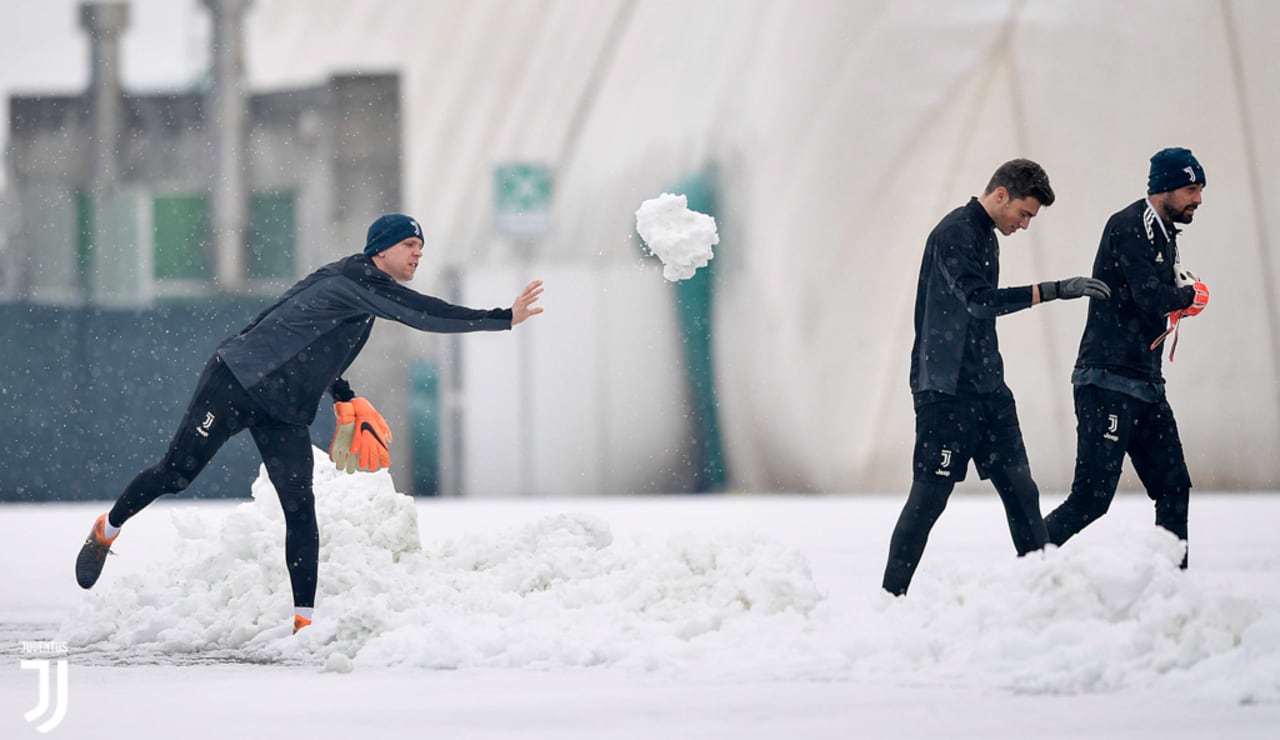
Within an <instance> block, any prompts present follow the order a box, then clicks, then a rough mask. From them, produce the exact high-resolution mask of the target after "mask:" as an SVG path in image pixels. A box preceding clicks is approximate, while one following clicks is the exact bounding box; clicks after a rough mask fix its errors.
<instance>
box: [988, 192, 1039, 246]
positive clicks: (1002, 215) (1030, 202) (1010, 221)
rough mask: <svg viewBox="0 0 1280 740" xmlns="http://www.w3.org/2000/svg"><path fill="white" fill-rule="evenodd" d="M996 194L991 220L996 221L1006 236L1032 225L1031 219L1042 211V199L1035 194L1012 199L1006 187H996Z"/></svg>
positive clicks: (997, 226) (998, 227)
mask: <svg viewBox="0 0 1280 740" xmlns="http://www.w3.org/2000/svg"><path fill="white" fill-rule="evenodd" d="M995 196H996V200H995V209H994V212H993V213H992V214H991V220H992V221H995V223H996V228H997V229H999V230H1000V233H1001V234H1004V235H1005V236H1009V235H1010V234H1013V233H1014V232H1015V231H1017V230H1019V229H1025V228H1027V227H1028V226H1030V225H1031V219H1033V218H1035V216H1036V214H1037V213H1039V212H1040V200H1039V199H1038V198H1036V197H1035V196H1031V195H1028V196H1027V197H1025V198H1017V199H1012V198H1010V197H1009V191H1007V190H1005V189H1004V188H996V193H995Z"/></svg>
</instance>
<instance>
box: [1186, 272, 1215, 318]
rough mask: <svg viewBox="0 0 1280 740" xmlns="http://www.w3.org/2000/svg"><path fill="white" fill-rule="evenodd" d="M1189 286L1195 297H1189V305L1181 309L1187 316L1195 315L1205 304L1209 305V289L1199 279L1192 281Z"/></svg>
mask: <svg viewBox="0 0 1280 740" xmlns="http://www.w3.org/2000/svg"><path fill="white" fill-rule="evenodd" d="M1191 287H1192V288H1194V289H1195V291H1196V295H1195V298H1192V299H1191V305H1190V306H1187V307H1186V308H1184V309H1182V310H1183V311H1184V312H1186V315H1187V316H1196V315H1198V314H1199V313H1200V312H1201V311H1203V310H1204V307H1205V306H1207V305H1209V289H1208V288H1206V287H1205V285H1204V283H1202V282H1200V281H1199V280H1197V281H1195V282H1194V283H1192V285H1191Z"/></svg>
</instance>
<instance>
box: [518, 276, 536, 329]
mask: <svg viewBox="0 0 1280 740" xmlns="http://www.w3.org/2000/svg"><path fill="white" fill-rule="evenodd" d="M541 295H542V281H541V280H534V281H533V282H532V283H529V284H528V285H526V286H524V292H523V293H521V294H520V295H519V297H517V298H516V302H515V303H513V304H511V325H512V326H515V325H516V324H519V323H520V322H521V321H524V320H525V319H527V318H529V317H530V316H537V315H538V314H540V313H542V309H541V308H530V307H531V306H532V305H533V304H534V303H537V301H538V297H539V296H541Z"/></svg>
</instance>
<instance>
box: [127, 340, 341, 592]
mask: <svg viewBox="0 0 1280 740" xmlns="http://www.w3.org/2000/svg"><path fill="white" fill-rule="evenodd" d="M246 428H247V429H248V430H249V433H250V434H252V435H253V441H254V443H255V444H256V445H257V446H258V452H259V453H260V454H261V455H262V462H263V463H265V464H266V467H267V476H268V477H269V478H270V479H271V484H272V485H273V486H275V489H276V493H277V495H279V497H280V506H281V508H283V509H284V523H285V545H284V549H285V562H286V564H287V565H288V567H289V580H290V582H291V583H292V585H293V603H294V606H308V607H309V606H314V605H315V598H316V570H317V561H318V560H319V556H320V533H319V529H318V528H317V526H316V502H315V494H314V493H313V492H312V489H311V475H312V467H313V465H314V459H313V457H312V454H311V434H310V432H309V431H308V429H307V427H305V426H302V425H300V424H286V423H284V422H281V421H278V420H277V419H275V418H273V417H271V416H269V415H267V413H266V412H265V411H263V410H262V409H261V408H260V407H259V406H258V405H257V404H256V403H255V402H254V400H253V398H252V397H251V396H250V395H249V393H248V392H247V391H245V389H244V387H243V386H241V385H240V382H239V381H237V380H236V378H235V376H234V375H232V374H231V371H230V370H229V369H227V367H226V365H225V364H223V362H222V360H221V358H219V357H218V356H216V355H215V356H214V357H213V358H211V359H210V360H209V362H208V364H206V365H205V368H204V372H203V373H201V375H200V380H199V381H198V382H197V384H196V390H195V393H194V394H193V395H192V398H191V405H190V406H189V407H188V408H187V413H186V415H185V416H183V417H182V422H181V424H179V425H178V432H177V434H175V435H174V437H173V441H172V442H170V443H169V450H168V451H167V452H165V455H164V457H163V458H162V459H161V460H160V462H158V463H156V464H155V465H154V466H152V467H150V468H148V469H146V470H144V471H142V472H141V473H138V475H136V476H135V477H134V479H133V480H132V481H130V483H129V485H128V486H126V487H125V489H124V493H122V494H120V498H119V499H117V500H116V503H115V506H113V507H111V512H110V513H109V514H108V517H107V518H108V519H109V520H110V522H111V524H112V525H113V526H117V527H119V526H122V525H123V524H124V523H125V522H127V521H129V519H130V518H132V517H133V515H134V514H137V513H138V512H139V511H142V510H143V509H144V508H146V507H147V506H148V505H149V504H150V503H151V502H152V501H155V500H156V499H157V498H159V497H160V496H162V495H164V494H166V493H179V492H181V491H183V490H185V489H186V487H187V486H189V485H191V481H193V480H195V479H196V477H197V476H199V475H200V472H201V471H202V470H204V468H205V466H206V465H208V464H209V461H210V460H211V459H213V456H214V453H216V452H217V451H218V450H219V449H221V448H222V445H223V444H225V443H226V442H227V440H229V439H231V437H233V436H235V435H236V434H237V433H239V432H240V431H242V430H244V429H246Z"/></svg>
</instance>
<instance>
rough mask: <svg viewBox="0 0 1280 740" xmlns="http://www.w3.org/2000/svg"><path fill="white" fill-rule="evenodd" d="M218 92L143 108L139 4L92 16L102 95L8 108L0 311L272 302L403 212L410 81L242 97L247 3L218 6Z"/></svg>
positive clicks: (87, 12) (97, 91) (18, 101)
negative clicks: (131, 77)
mask: <svg viewBox="0 0 1280 740" xmlns="http://www.w3.org/2000/svg"><path fill="white" fill-rule="evenodd" d="M205 4H206V6H207V7H208V8H209V9H210V11H211V12H212V13H213V16H214V29H215V33H214V43H215V49H214V53H213V54H212V58H213V60H214V68H213V69H212V70H211V73H210V75H209V79H210V80H211V84H209V85H205V86H201V87H200V88H199V89H195V90H188V91H182V92H173V93H161V94H148V95H134V94H130V93H129V92H128V91H126V90H125V89H124V86H123V84H122V81H121V78H120V62H119V57H120V49H119V47H120V43H121V39H122V37H123V36H124V34H126V33H128V22H129V6H128V5H127V4H126V3H86V4H84V5H83V6H81V24H82V27H83V28H84V30H85V32H86V33H87V34H88V35H89V38H90V40H91V43H90V49H91V54H90V56H91V64H92V71H91V75H90V79H91V81H90V86H89V89H88V90H86V91H85V92H84V93H83V94H81V95H75V96H50V95H26V96H15V97H12V98H11V99H10V104H9V111H10V120H9V147H8V152H7V157H6V165H7V167H8V183H9V188H8V193H7V195H6V198H7V199H8V201H9V203H10V208H9V209H8V218H7V219H6V221H5V223H4V226H5V227H6V230H7V234H6V236H7V237H8V238H7V241H8V244H9V250H7V252H8V253H9V254H8V260H7V264H6V265H5V267H6V270H5V272H6V279H5V280H3V281H0V290H3V293H0V299H4V300H22V301H29V302H32V303H37V304H54V305H97V306H121V307H123V306H132V307H145V306H149V305H153V303H154V302H155V301H157V300H161V299H167V298H182V297H192V296H205V295H214V294H242V295H243V294H272V293H275V292H278V291H279V290H281V289H282V288H283V287H286V286H287V285H289V284H291V283H292V282H293V281H294V280H295V279H297V278H298V277H300V276H301V275H303V274H306V273H307V272H309V271H310V270H311V269H314V268H315V267H317V266H319V265H320V264H323V263H324V262H326V261H329V260H331V259H335V258H337V257H338V256H341V255H345V254H348V253H350V252H352V251H356V250H357V249H358V247H359V246H360V245H361V244H363V232H364V229H365V227H366V226H367V225H368V222H369V220H370V219H371V218H373V217H374V216H376V215H377V214H379V213H383V212H386V211H390V210H396V209H398V208H400V207H401V171H400V160H401V136H400V90H399V79H398V77H397V76H396V75H394V74H384V75H351V76H333V77H330V78H329V80H328V81H327V83H325V84H323V85H320V86H318V87H311V88H304V89H296V90H286V91H277V92H270V93H253V92H251V91H247V90H245V89H244V84H243V79H244V75H243V69H242V66H243V50H242V47H241V43H240V41H239V38H240V33H239V29H240V23H241V17H242V15H243V13H244V11H245V9H246V8H247V6H248V2H247V0H208V1H207V2H206V3H205Z"/></svg>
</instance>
